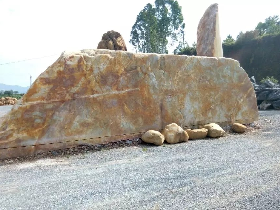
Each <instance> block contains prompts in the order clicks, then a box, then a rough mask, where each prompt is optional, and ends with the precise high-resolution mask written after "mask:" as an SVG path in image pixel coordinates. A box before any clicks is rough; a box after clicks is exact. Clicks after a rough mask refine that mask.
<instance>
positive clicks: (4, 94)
mask: <svg viewBox="0 0 280 210" xmlns="http://www.w3.org/2000/svg"><path fill="white" fill-rule="evenodd" d="M23 95H24V94H23V93H19V92H18V91H13V90H0V98H2V97H12V98H16V99H20V98H21V97H22V96H23Z"/></svg>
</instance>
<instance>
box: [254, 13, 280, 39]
mask: <svg viewBox="0 0 280 210" xmlns="http://www.w3.org/2000/svg"><path fill="white" fill-rule="evenodd" d="M256 29H257V30H259V35H260V36H263V35H268V34H272V35H273V34H279V33H280V20H279V16H278V15H275V16H270V17H268V18H266V19H265V22H264V23H263V22H259V24H258V25H257V27H256Z"/></svg>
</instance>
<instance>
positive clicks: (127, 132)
mask: <svg viewBox="0 0 280 210" xmlns="http://www.w3.org/2000/svg"><path fill="white" fill-rule="evenodd" d="M257 119H258V110H257V103H256V97H255V92H254V89H253V86H252V84H251V82H250V80H249V78H248V76H247V74H246V72H245V71H244V70H243V69H242V68H241V67H240V66H239V63H238V62H237V61H235V60H232V59H227V58H209V57H199V56H197V57H193V56H191V57H189V56H177V55H158V54H134V53H129V52H125V51H111V50H81V51H78V52H65V53H63V54H62V55H61V56H60V57H59V58H58V59H57V61H55V63H54V64H52V65H51V66H50V67H49V68H48V69H47V70H46V71H45V72H43V73H42V74H41V75H40V76H39V77H38V78H37V79H36V81H35V82H34V83H33V84H32V86H31V87H30V89H29V90H28V92H27V93H26V94H25V95H24V96H23V98H22V100H19V101H18V102H17V103H16V105H14V107H13V109H12V110H11V111H10V112H9V113H8V114H7V115H6V116H4V119H3V123H2V124H1V125H0V158H8V157H16V156H23V155H32V154H35V153H38V152H42V151H46V150H47V151H48V150H53V149H60V148H66V147H70V146H73V145H77V144H102V143H106V142H112V141H119V140H122V139H129V138H136V137H141V136H142V134H143V133H145V132H146V131H147V130H162V129H164V127H165V126H166V125H168V124H170V123H173V122H174V123H177V124H178V125H180V126H181V127H185V126H193V125H205V124H207V123H210V122H217V123H228V124H231V122H233V121H234V122H239V123H242V124H247V123H251V122H253V121H255V120H257Z"/></svg>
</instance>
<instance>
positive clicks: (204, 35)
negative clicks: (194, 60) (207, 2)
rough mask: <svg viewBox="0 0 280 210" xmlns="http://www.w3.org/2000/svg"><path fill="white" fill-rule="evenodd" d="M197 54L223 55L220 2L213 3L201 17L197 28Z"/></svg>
mask: <svg viewBox="0 0 280 210" xmlns="http://www.w3.org/2000/svg"><path fill="white" fill-rule="evenodd" d="M196 50H197V55H198V56H208V57H223V49H222V41H221V36H220V27H219V12H218V4H212V5H211V6H210V7H208V9H207V10H206V11H205V13H204V15H203V16H202V18H201V19H200V22H199V24H198V28H197V48H196Z"/></svg>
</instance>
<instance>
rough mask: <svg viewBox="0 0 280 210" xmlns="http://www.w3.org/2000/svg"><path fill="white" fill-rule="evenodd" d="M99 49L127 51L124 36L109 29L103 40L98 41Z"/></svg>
mask: <svg viewBox="0 0 280 210" xmlns="http://www.w3.org/2000/svg"><path fill="white" fill-rule="evenodd" d="M97 49H109V50H123V51H127V48H126V45H125V42H124V39H123V37H122V36H121V34H120V33H119V32H116V31H108V32H107V33H105V34H103V36H102V40H101V41H100V42H99V43H98V46H97Z"/></svg>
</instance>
